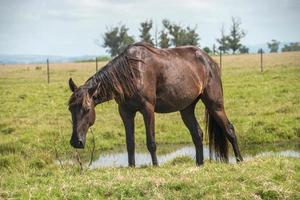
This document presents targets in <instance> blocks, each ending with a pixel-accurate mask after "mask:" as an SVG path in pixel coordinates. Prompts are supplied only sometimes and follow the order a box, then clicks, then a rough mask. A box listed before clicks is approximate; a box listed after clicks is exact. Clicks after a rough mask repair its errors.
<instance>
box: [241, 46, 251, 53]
mask: <svg viewBox="0 0 300 200" xmlns="http://www.w3.org/2000/svg"><path fill="white" fill-rule="evenodd" d="M239 52H240V53H242V54H243V53H249V48H248V47H246V46H244V45H242V46H241V47H240V48H239Z"/></svg>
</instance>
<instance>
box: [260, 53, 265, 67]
mask: <svg viewBox="0 0 300 200" xmlns="http://www.w3.org/2000/svg"><path fill="white" fill-rule="evenodd" d="M263 71H264V68H263V50H262V49H260V72H263Z"/></svg>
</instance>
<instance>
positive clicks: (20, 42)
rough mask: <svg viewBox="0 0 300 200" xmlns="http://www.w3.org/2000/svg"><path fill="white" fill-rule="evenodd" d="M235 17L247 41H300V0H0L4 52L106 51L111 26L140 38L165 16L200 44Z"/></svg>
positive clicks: (0, 49) (0, 44)
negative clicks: (193, 32) (146, 26)
mask: <svg viewBox="0 0 300 200" xmlns="http://www.w3.org/2000/svg"><path fill="white" fill-rule="evenodd" d="M231 16H234V17H238V18H239V19H241V21H242V28H243V29H245V30H246V32H247V36H246V38H245V39H244V40H243V42H244V43H245V44H248V45H255V44H262V43H266V42H267V41H269V40H271V39H277V40H280V41H287V42H289V41H300V1H299V0H248V1H242V0H182V1H181V0H166V1H164V0H151V1H142V0H140V1H138V0H110V1H109V0H48V1H45V0H0V53H1V54H44V55H68V56H70V55H73V56H75V55H88V54H97V55H102V54H105V49H103V48H102V47H99V46H97V45H96V44H95V40H96V39H100V40H101V41H102V36H103V33H104V32H105V31H106V30H107V28H109V27H112V26H116V25H118V24H119V23H123V24H126V25H127V26H128V27H129V28H130V30H129V33H130V34H131V35H134V36H135V39H136V40H138V39H139V37H138V35H139V31H138V29H139V24H140V22H142V21H143V20H145V19H152V20H153V21H154V23H155V24H157V27H158V29H160V27H161V20H162V19H165V18H167V19H169V20H170V21H171V22H176V23H181V24H182V25H190V26H192V27H193V26H195V25H197V27H198V28H197V32H198V33H199V35H200V38H201V40H200V45H201V47H204V46H207V45H208V46H212V44H213V43H215V39H216V38H217V37H219V35H220V28H221V26H222V24H224V25H225V28H226V30H227V31H228V29H229V26H230V23H231Z"/></svg>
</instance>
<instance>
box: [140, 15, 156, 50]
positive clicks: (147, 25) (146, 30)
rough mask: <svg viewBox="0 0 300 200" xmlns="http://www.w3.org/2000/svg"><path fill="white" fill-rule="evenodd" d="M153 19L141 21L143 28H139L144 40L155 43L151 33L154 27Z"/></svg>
mask: <svg viewBox="0 0 300 200" xmlns="http://www.w3.org/2000/svg"><path fill="white" fill-rule="evenodd" d="M152 25H153V23H152V20H149V21H148V20H146V21H144V22H142V23H141V28H140V29H139V30H140V32H141V35H140V38H141V40H142V41H143V42H148V43H150V44H152V45H153V39H152V37H151V34H150V30H151V28H152Z"/></svg>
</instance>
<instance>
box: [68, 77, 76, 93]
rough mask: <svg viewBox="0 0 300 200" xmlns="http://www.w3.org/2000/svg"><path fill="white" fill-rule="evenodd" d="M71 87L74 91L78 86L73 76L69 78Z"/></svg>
mask: <svg viewBox="0 0 300 200" xmlns="http://www.w3.org/2000/svg"><path fill="white" fill-rule="evenodd" d="M69 87H70V90H71V91H72V92H74V91H75V90H76V89H77V86H76V85H75V83H74V81H73V80H72V78H70V79H69Z"/></svg>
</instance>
